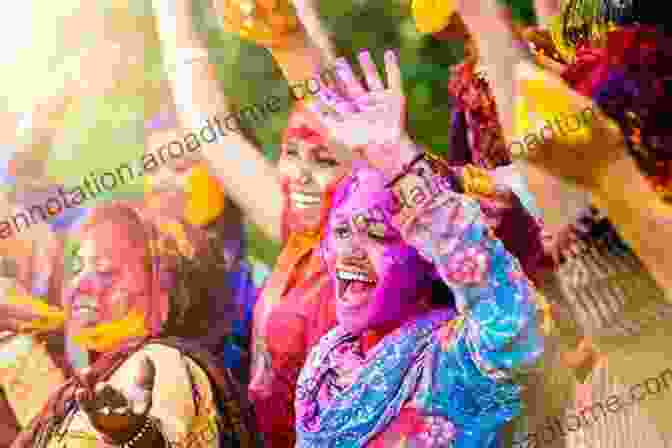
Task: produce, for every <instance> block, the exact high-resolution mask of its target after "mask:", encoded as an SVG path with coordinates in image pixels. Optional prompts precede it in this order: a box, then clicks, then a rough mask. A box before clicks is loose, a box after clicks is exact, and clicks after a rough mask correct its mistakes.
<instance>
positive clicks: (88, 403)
mask: <svg viewBox="0 0 672 448" xmlns="http://www.w3.org/2000/svg"><path fill="white" fill-rule="evenodd" d="M75 399H76V400H77V403H78V404H79V407H80V408H81V409H82V410H83V411H84V412H86V413H89V414H90V413H92V412H94V411H95V395H94V393H93V392H92V391H91V390H89V389H85V388H80V389H77V391H76V392H75Z"/></svg>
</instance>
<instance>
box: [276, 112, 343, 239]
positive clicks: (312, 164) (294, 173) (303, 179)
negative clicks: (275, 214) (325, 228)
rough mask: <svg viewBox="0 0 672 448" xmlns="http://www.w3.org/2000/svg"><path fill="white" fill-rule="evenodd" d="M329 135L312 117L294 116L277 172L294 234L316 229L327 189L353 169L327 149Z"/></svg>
mask: <svg viewBox="0 0 672 448" xmlns="http://www.w3.org/2000/svg"><path fill="white" fill-rule="evenodd" d="M325 135H326V132H325V131H324V130H322V129H321V127H320V126H319V124H318V123H317V122H316V121H315V120H314V119H313V118H312V117H311V116H310V112H307V111H303V110H299V111H295V112H293V113H292V115H291V118H290V122H289V126H288V128H287V130H286V132H285V140H284V142H283V146H282V153H281V156H280V160H279V162H278V170H279V172H280V177H281V179H282V183H283V185H284V188H285V193H286V194H287V199H288V203H289V209H290V212H291V216H292V218H293V219H292V224H293V225H294V226H295V227H296V229H294V230H304V229H310V228H314V227H315V226H316V225H318V224H319V222H320V218H321V215H322V206H323V200H324V194H325V192H326V191H327V189H328V187H329V186H330V185H331V184H332V183H334V182H335V181H336V180H337V179H339V178H340V177H341V176H342V175H343V174H345V173H346V172H347V171H349V169H350V164H349V163H344V162H343V161H340V160H338V158H337V157H336V155H335V154H334V152H333V151H332V150H331V149H330V148H329V146H328V145H327V139H326V137H325Z"/></svg>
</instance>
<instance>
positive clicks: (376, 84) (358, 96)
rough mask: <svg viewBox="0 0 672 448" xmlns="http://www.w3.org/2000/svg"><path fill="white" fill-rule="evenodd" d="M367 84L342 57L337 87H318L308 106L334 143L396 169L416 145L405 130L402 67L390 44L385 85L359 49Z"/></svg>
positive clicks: (414, 151) (384, 168)
mask: <svg viewBox="0 0 672 448" xmlns="http://www.w3.org/2000/svg"><path fill="white" fill-rule="evenodd" d="M359 62H360V65H361V67H362V71H363V72H364V75H365V79H366V84H367V86H368V90H366V89H365V88H364V87H363V86H362V85H361V83H360V82H359V81H358V80H357V79H356V77H355V75H354V73H353V71H352V68H351V67H350V65H349V64H348V63H347V62H346V61H345V60H344V59H339V60H338V61H337V63H336V73H337V77H338V81H339V82H340V83H341V86H340V87H341V92H342V93H339V92H337V91H336V90H334V89H328V88H326V87H325V88H323V89H322V90H321V91H320V92H319V94H318V100H317V101H315V102H313V103H310V104H309V105H308V108H309V109H311V110H312V111H313V112H315V113H316V115H317V116H318V119H319V120H321V122H322V124H323V125H324V126H325V127H327V128H328V130H329V133H330V137H331V140H333V143H334V144H335V145H341V146H345V147H347V148H348V149H349V150H350V151H352V152H354V153H358V154H359V155H361V156H363V157H364V158H365V159H367V160H368V161H369V163H370V164H371V165H373V166H374V167H376V168H378V169H380V170H381V171H383V172H385V173H386V174H389V175H392V176H394V175H396V174H398V173H399V172H400V171H401V167H402V166H403V164H405V163H408V162H410V161H411V160H412V159H413V158H414V157H415V156H416V155H417V154H419V151H420V150H419V149H418V148H417V147H416V146H415V145H414V144H413V142H412V141H411V139H410V137H409V136H408V134H407V133H406V117H405V113H406V97H405V96H404V93H403V85H402V79H401V69H400V67H399V63H398V61H397V56H396V54H395V52H394V51H393V50H387V51H386V52H385V71H386V72H387V82H388V87H387V88H386V87H385V84H384V83H383V80H382V79H381V78H380V74H379V73H378V69H377V68H376V65H375V63H374V62H373V59H372V57H371V54H370V53H369V52H368V51H363V52H361V53H360V54H359Z"/></svg>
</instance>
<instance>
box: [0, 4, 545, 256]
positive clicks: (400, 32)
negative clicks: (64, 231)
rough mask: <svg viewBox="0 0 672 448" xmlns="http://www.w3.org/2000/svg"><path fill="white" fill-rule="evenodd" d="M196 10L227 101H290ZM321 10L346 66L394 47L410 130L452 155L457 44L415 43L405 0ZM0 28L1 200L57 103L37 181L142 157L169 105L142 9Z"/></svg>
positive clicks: (272, 147)
mask: <svg viewBox="0 0 672 448" xmlns="http://www.w3.org/2000/svg"><path fill="white" fill-rule="evenodd" d="M200 6H202V7H200V8H197V9H198V10H199V11H200V13H199V14H198V16H197V17H195V18H194V20H196V22H197V24H198V26H199V27H200V28H201V29H202V30H204V31H205V33H206V34H207V36H208V43H209V46H210V48H211V52H212V53H211V60H212V61H214V62H216V65H217V73H218V77H219V79H220V81H221V83H222V85H223V88H224V89H225V91H226V92H227V93H228V94H229V95H230V96H231V97H232V98H234V99H236V100H237V102H238V103H239V104H247V103H255V104H256V103H260V102H261V101H262V100H264V99H265V98H266V97H267V96H268V95H270V94H277V95H278V96H281V97H283V98H284V97H287V85H286V83H285V81H284V79H283V77H282V74H281V73H280V71H279V69H278V68H277V67H276V66H275V64H274V61H273V59H272V57H271V56H270V54H269V53H268V52H267V51H266V50H265V49H263V48H261V47H257V46H255V45H254V44H252V43H249V42H246V41H242V40H241V39H240V38H239V37H238V36H237V35H233V34H229V33H226V32H224V31H222V29H221V27H220V25H219V20H218V19H217V17H216V16H215V15H214V14H213V13H212V10H211V9H210V8H208V7H206V6H205V2H202V4H201V5H200ZM319 12H320V15H321V17H322V21H323V23H324V24H325V26H326V27H327V29H328V30H329V31H330V32H331V34H332V36H334V38H335V43H336V46H337V48H338V50H339V52H340V53H341V54H342V55H345V56H347V57H349V58H350V59H351V60H352V57H353V55H355V54H356V53H357V51H358V50H360V49H363V48H369V49H371V50H372V54H373V55H374V58H375V59H376V61H377V62H378V63H379V64H381V65H380V67H382V61H381V59H382V55H383V51H384V50H385V49H387V48H399V49H400V56H401V61H402V69H403V76H404V86H405V90H406V93H407V95H408V105H409V116H410V128H411V131H412V133H413V134H414V135H415V136H416V137H417V138H418V140H419V141H420V142H422V143H424V144H426V145H427V146H429V147H430V148H431V149H432V150H433V151H436V152H445V151H449V150H450V148H449V147H448V137H449V135H448V129H449V120H450V104H449V101H448V96H447V93H446V81H447V79H448V77H449V69H450V66H451V65H453V64H455V63H456V62H458V61H460V59H461V57H462V46H461V44H459V43H451V42H440V41H437V40H435V39H433V38H432V37H431V36H424V35H421V34H419V33H418V32H417V31H416V29H415V25H414V23H413V20H412V17H411V15H410V2H409V1H405V0H337V1H335V0H328V1H321V2H319ZM515 14H516V15H517V18H518V19H519V20H522V21H524V22H531V21H532V20H533V11H532V7H531V1H519V0H516V10H515ZM0 21H1V23H0V52H1V53H0V54H2V55H3V58H4V61H3V64H2V67H3V68H2V70H0V129H1V130H2V132H0V154H1V156H0V173H2V174H3V177H4V179H5V181H4V185H3V187H2V188H3V189H4V190H7V189H8V188H11V182H12V181H13V179H12V177H11V176H8V174H7V170H8V166H9V164H10V161H11V159H12V158H13V157H14V152H15V151H16V150H17V148H21V147H22V146H25V145H26V144H27V143H30V142H29V140H30V138H29V136H28V135H24V134H25V133H24V132H23V131H22V127H25V126H28V124H29V122H30V118H31V116H32V115H33V114H35V113H38V112H39V110H40V109H41V108H43V107H49V104H51V103H53V102H55V101H59V98H62V97H63V96H64V95H70V97H71V99H70V100H69V101H68V103H67V105H66V109H65V113H64V114H62V116H61V115H59V116H58V117H55V118H54V120H53V121H50V122H49V123H48V126H49V127H51V128H53V129H54V130H55V131H56V132H55V138H54V140H53V141H52V142H51V143H50V144H49V146H48V148H46V149H44V150H43V151H38V152H39V155H36V157H40V158H44V159H45V160H46V164H45V173H44V175H46V176H48V177H49V178H51V179H53V180H55V181H57V182H59V183H62V184H64V185H66V186H75V185H79V184H81V179H82V177H83V176H85V175H88V174H89V173H92V172H97V171H102V170H105V169H109V168H111V167H117V166H118V165H120V164H122V163H125V162H127V161H129V160H134V159H137V158H138V157H139V156H140V155H141V154H142V152H143V150H144V122H145V120H147V119H149V118H150V117H152V116H154V115H155V114H156V113H157V112H158V111H159V110H160V109H161V107H162V104H164V103H165V101H166V98H169V95H168V93H167V92H168V91H167V86H166V84H165V82H164V80H165V73H164V70H163V67H162V65H161V62H160V56H161V55H160V49H159V44H158V40H157V37H156V33H155V30H154V24H153V19H152V17H151V6H150V2H149V1H148V0H134V1H133V2H128V1H127V0H96V1H95V2H93V1H89V2H83V1H81V0H59V1H58V2H53V1H49V0H28V1H25V0H24V1H23V2H15V3H13V4H12V8H11V10H10V9H8V10H7V11H6V12H5V13H4V14H2V16H1V17H0ZM286 120H287V110H285V109H283V110H282V111H281V112H280V113H277V114H274V115H273V116H272V119H271V120H270V121H266V122H265V124H264V125H263V126H262V127H259V128H256V129H254V132H255V134H256V135H257V137H258V139H259V141H260V142H261V143H262V144H263V148H264V152H265V154H266V156H267V157H269V158H270V159H273V160H275V158H276V157H277V154H278V145H279V142H280V133H281V131H282V129H283V127H284V126H285V124H286ZM27 123H28V124H27ZM33 143H34V142H33ZM36 175H37V174H36ZM133 191H137V192H140V191H142V184H141V182H137V183H136V184H135V185H130V186H126V187H121V188H119V189H118V190H116V191H115V194H125V193H128V192H133ZM87 205H92V204H90V203H87ZM248 227H249V238H248V241H249V246H250V251H251V255H253V256H255V257H258V258H260V259H262V260H264V261H265V262H267V263H269V264H273V263H274V261H275V257H276V256H277V253H278V247H276V246H275V245H273V244H271V243H270V242H268V241H267V240H266V239H265V238H263V237H262V236H261V235H260V234H259V232H258V231H257V230H256V229H255V228H254V227H253V226H248Z"/></svg>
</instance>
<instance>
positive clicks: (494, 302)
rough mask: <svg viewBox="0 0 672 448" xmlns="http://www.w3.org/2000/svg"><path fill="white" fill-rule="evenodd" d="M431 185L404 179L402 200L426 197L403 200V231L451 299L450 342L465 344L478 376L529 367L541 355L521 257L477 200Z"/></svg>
mask: <svg viewBox="0 0 672 448" xmlns="http://www.w3.org/2000/svg"><path fill="white" fill-rule="evenodd" d="M434 177H436V176H434ZM431 182H436V180H435V179H432V178H430V177H425V178H422V177H420V176H414V175H409V176H407V177H406V178H405V179H403V180H402V182H401V185H400V186H399V187H398V188H397V194H398V195H400V196H403V195H406V196H407V197H408V196H410V197H411V198H413V197H418V196H419V195H418V194H417V190H419V189H423V188H424V189H425V190H424V191H426V192H429V193H428V194H425V195H422V197H423V200H415V201H413V200H412V199H411V201H408V200H406V201H402V202H404V203H405V204H406V205H405V207H404V206H402V210H401V213H400V214H399V215H398V218H399V221H400V222H399V223H398V224H399V226H400V230H401V232H402V234H403V235H404V238H405V239H406V241H407V242H409V243H410V244H412V245H413V246H414V247H415V248H416V249H417V250H418V251H419V253H420V254H421V255H422V256H423V257H424V258H425V259H426V260H428V261H431V262H432V263H433V264H434V266H435V267H436V269H437V271H438V273H439V275H440V276H441V278H442V279H443V281H444V282H445V283H446V284H447V285H448V286H450V287H451V289H452V290H453V292H454V294H455V297H456V303H457V307H458V311H459V313H460V319H458V321H460V320H461V322H462V323H461V325H459V326H458V327H457V328H455V335H454V339H455V340H463V341H464V343H465V344H466V346H467V347H466V348H467V350H468V352H469V353H470V357H471V359H472V360H473V362H474V363H475V364H476V365H477V366H478V368H479V370H481V372H482V373H484V374H486V375H488V376H490V377H493V378H495V379H498V378H502V377H510V374H511V370H512V369H515V368H517V367H522V366H523V365H525V364H528V363H531V362H532V361H533V360H535V359H536V358H537V357H538V355H539V354H540V353H541V351H542V347H541V346H542V344H541V340H540V334H539V332H538V323H537V316H536V313H537V310H536V306H535V300H534V299H535V294H536V293H535V291H534V289H533V287H532V286H531V284H530V282H529V280H528V279H527V277H526V276H525V274H524V273H523V271H522V268H521V266H520V263H519V262H518V260H517V259H515V258H514V257H513V256H512V255H511V254H510V253H509V252H508V251H507V250H506V249H505V248H504V246H503V245H502V243H501V242H500V241H499V240H498V239H497V238H496V237H495V236H494V233H493V231H492V230H491V228H489V227H488V225H487V224H486V221H485V218H484V215H483V213H482V211H481V208H480V206H479V203H478V202H477V201H476V200H475V199H472V198H469V197H467V196H464V195H460V194H457V193H454V192H453V191H450V190H448V189H445V188H444V189H442V188H437V187H436V186H434V187H432V186H431V185H429V186H428V184H430V183H431ZM413 191H416V193H415V194H410V193H408V192H413ZM411 203H412V205H411ZM460 336H464V337H463V338H462V337H460Z"/></svg>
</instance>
